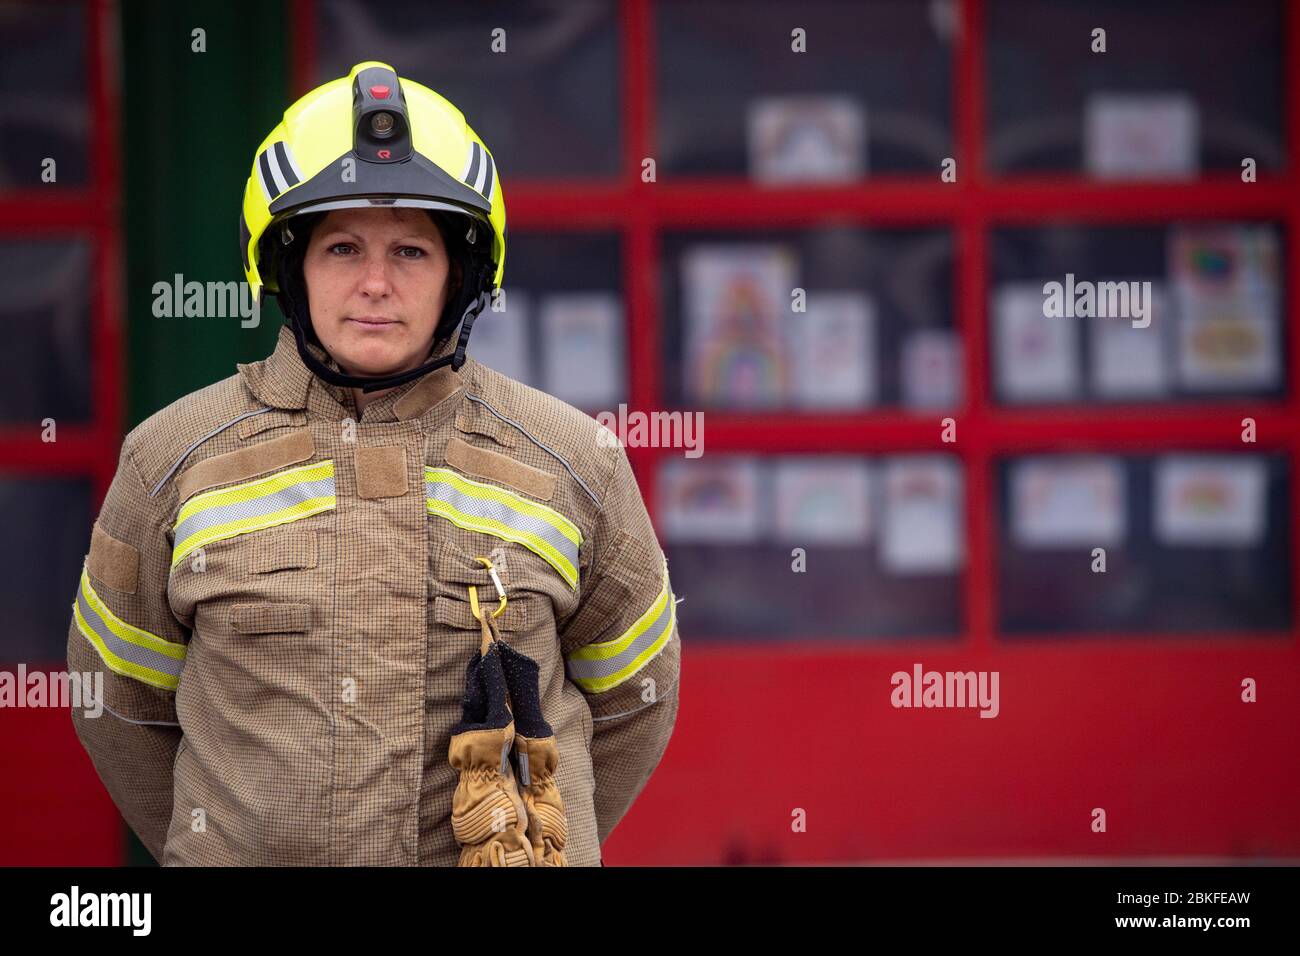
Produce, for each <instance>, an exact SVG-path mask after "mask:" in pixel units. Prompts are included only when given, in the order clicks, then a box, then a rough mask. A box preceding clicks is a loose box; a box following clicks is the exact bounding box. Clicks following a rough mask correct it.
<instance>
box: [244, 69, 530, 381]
mask: <svg viewBox="0 0 1300 956" xmlns="http://www.w3.org/2000/svg"><path fill="white" fill-rule="evenodd" d="M366 206H402V207H410V208H418V209H427V210H430V211H440V212H442V213H444V214H452V215H460V216H464V217H466V220H467V223H466V231H465V236H464V238H465V243H466V245H465V248H466V250H467V253H466V259H465V260H464V262H463V265H464V268H463V270H462V282H461V288H460V294H459V295H457V296H455V301H450V300H449V301H448V303H447V310H446V311H445V312H444V315H443V317H442V320H441V321H440V324H439V328H438V337H439V338H441V337H443V336H444V335H446V334H449V333H450V332H451V331H453V330H454V329H455V327H456V325H457V324H460V325H461V336H460V339H459V340H458V343H457V347H456V350H455V354H454V355H453V356H448V357H446V358H444V359H443V360H440V361H439V362H437V363H434V362H428V363H425V364H424V365H422V366H420V368H418V369H413V370H412V371H410V372H406V373H403V374H401V375H397V376H387V377H384V378H361V377H356V376H349V375H341V374H340V373H338V372H336V371H334V370H332V369H330V368H328V367H327V366H324V365H322V364H321V363H320V362H319V361H317V360H316V358H315V356H312V355H311V353H310V352H309V351H308V350H307V348H306V344H305V340H306V339H308V338H310V339H312V340H315V337H314V335H313V334H312V331H311V325H310V321H309V316H308V315H307V313H306V310H305V306H304V304H303V302H302V299H303V298H304V296H303V295H302V290H294V289H290V288H286V285H288V283H286V282H284V281H283V280H284V279H285V278H286V276H284V275H282V271H283V270H282V269H281V266H282V265H283V264H284V261H285V259H286V256H287V249H288V248H289V247H290V246H291V245H292V243H293V240H294V238H295V237H294V233H293V229H292V224H291V223H290V222H289V220H291V219H292V218H293V217H294V216H300V215H304V214H308V213H324V212H327V211H328V210H331V209H344V208H355V207H366ZM239 246H240V253H241V256H242V258H243V263H244V274H245V276H246V277H247V279H248V284H249V286H250V288H251V289H252V293H253V296H254V298H255V299H256V300H257V301H258V302H261V301H262V292H263V290H264V289H265V290H266V291H269V292H272V293H275V294H276V295H277V297H279V299H280V304H281V307H282V310H283V311H284V312H285V318H286V319H287V320H288V321H289V323H290V325H291V327H292V328H293V331H294V334H295V337H296V338H297V339H298V351H299V353H300V354H301V355H302V357H303V360H304V362H306V363H307V364H308V366H309V367H310V368H312V370H313V371H314V372H316V374H317V375H319V376H321V377H322V378H324V379H326V380H327V381H330V382H333V383H334V384H339V385H351V386H360V387H364V389H365V390H366V391H372V390H374V389H378V388H390V387H392V386H394V385H397V384H401V383H402V382H405V381H410V380H411V379H413V378H417V377H419V376H420V375H423V374H424V373H425V372H428V371H432V370H433V368H436V367H439V366H440V365H442V364H451V365H452V367H453V368H459V367H460V366H461V364H463V362H464V351H465V344H466V341H467V340H468V337H469V329H470V327H471V325H472V323H473V320H474V318H476V317H477V316H478V315H479V314H480V313H481V312H482V310H483V309H484V308H485V307H486V306H487V304H488V302H489V301H490V297H491V295H492V293H493V292H494V291H495V290H496V289H499V288H500V287H501V279H502V276H503V275H504V274H505V250H506V207H505V197H504V195H503V192H502V188H501V178H500V176H499V175H498V172H497V167H496V163H495V162H494V161H493V159H492V154H491V153H490V152H489V151H488V148H487V146H485V145H484V143H483V140H481V139H480V138H479V137H478V134H476V133H475V132H474V130H472V129H471V128H470V126H469V124H468V123H466V122H465V117H464V115H462V113H461V112H460V110H458V109H457V108H456V107H455V106H453V105H452V104H451V103H449V102H448V101H447V100H445V99H444V98H443V97H441V96H439V95H438V94H437V93H435V92H434V91H433V90H431V89H429V88H428V87H425V86H422V85H421V84H419V83H416V82H414V81H413V80H406V79H401V78H400V77H398V75H397V73H396V72H395V71H394V70H393V68H392V67H391V66H389V65H388V64H386V63H379V62H376V61H367V62H365V63H358V64H357V65H356V66H354V67H353V68H352V71H351V72H350V73H349V74H348V75H347V77H344V78H340V79H337V80H331V81H330V82H328V83H325V84H324V85H322V86H318V87H317V88H316V89H314V90H312V91H311V92H310V93H307V94H306V95H305V96H303V97H302V98H301V99H299V100H298V101H297V102H296V103H294V104H293V105H292V106H290V107H289V108H288V109H287V110H285V112H284V118H283V119H282V120H281V121H280V123H278V124H277V125H276V127H275V129H273V130H271V133H270V135H268V136H267V137H266V139H264V140H263V141H262V144H261V145H260V146H259V147H258V148H257V152H256V154H255V156H254V159H253V166H252V171H251V173H250V174H249V177H248V181H247V183H246V184H245V185H244V206H243V211H242V212H241V214H240V217H239ZM449 251H450V250H449ZM286 299H288V301H286Z"/></svg>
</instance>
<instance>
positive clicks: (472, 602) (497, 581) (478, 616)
mask: <svg viewBox="0 0 1300 956" xmlns="http://www.w3.org/2000/svg"><path fill="white" fill-rule="evenodd" d="M475 560H477V561H480V562H482V564H483V566H484V567H486V568H487V569H488V574H490V575H491V576H492V583H493V584H494V585H496V589H497V595H498V596H499V597H500V598H501V603H500V604H499V605H497V609H496V610H495V611H493V612H492V616H493V617H494V618H496V617H500V616H501V612H502V611H504V610H505V609H506V589H505V588H504V587H502V586H501V578H500V577H499V576H498V575H497V569H496V568H494V567H493V566H492V562H491V561H489V560H488V559H487V558H476V559H475ZM469 609H470V611H472V612H473V614H474V620H476V621H481V620H483V611H482V609H481V608H480V607H479V603H478V588H477V587H475V586H474V585H472V584H471V585H469Z"/></svg>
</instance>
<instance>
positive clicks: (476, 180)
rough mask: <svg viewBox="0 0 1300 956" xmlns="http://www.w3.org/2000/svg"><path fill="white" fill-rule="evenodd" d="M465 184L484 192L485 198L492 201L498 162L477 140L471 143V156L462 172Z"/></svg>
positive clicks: (489, 201) (466, 160)
mask: <svg viewBox="0 0 1300 956" xmlns="http://www.w3.org/2000/svg"><path fill="white" fill-rule="evenodd" d="M460 178H461V180H462V181H463V182H464V183H465V185H467V186H470V187H472V188H473V189H475V190H476V191H477V192H480V193H482V194H483V198H484V199H486V200H487V201H488V203H489V204H490V203H491V202H492V186H493V184H494V183H495V182H496V163H494V162H493V161H492V157H491V155H489V154H488V151H487V150H485V149H484V148H483V147H482V146H481V145H479V144H478V143H477V142H473V141H471V142H470V144H469V156H468V157H466V159H465V169H464V171H463V172H462V173H461V174H460Z"/></svg>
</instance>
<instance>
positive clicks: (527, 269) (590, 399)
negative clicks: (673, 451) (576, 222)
mask: <svg viewBox="0 0 1300 956" xmlns="http://www.w3.org/2000/svg"><path fill="white" fill-rule="evenodd" d="M619 249H620V245H619V241H618V238H617V236H607V235H583V234H575V233H557V234H551V235H541V234H538V233H520V232H512V233H511V234H510V246H509V251H508V253H507V255H506V273H505V280H504V284H503V289H504V296H503V301H504V305H505V309H504V310H503V311H501V312H494V311H493V310H492V309H491V308H489V309H487V310H486V311H484V313H483V314H482V316H481V317H480V318H479V319H478V320H477V321H476V322H475V323H474V328H473V330H472V332H471V334H470V347H469V351H470V354H472V355H473V356H474V358H475V359H476V360H477V361H479V362H482V363H483V364H484V365H487V366H488V367H490V368H494V369H496V370H497V371H499V372H502V373H504V374H506V375H509V376H510V377H511V378H515V379H518V380H519V381H521V382H523V383H525V384H526V385H531V386H533V387H534V388H539V389H541V390H542V391H544V392H549V393H550V394H552V395H554V396H556V397H557V398H560V399H563V400H564V401H566V402H568V403H569V404H571V405H574V406H577V407H578V408H581V409H583V410H584V411H587V412H589V413H591V414H593V415H594V414H595V413H596V412H598V411H604V410H606V409H611V410H613V409H616V407H617V405H618V403H619V402H626V401H627V347H626V340H627V328H626V326H627V319H626V310H625V308H624V304H623V288H622V266H621V259H620V252H619Z"/></svg>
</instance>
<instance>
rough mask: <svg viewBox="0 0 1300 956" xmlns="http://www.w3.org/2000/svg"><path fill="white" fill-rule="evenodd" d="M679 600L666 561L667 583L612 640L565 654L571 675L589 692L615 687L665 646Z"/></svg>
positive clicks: (670, 634)
mask: <svg viewBox="0 0 1300 956" xmlns="http://www.w3.org/2000/svg"><path fill="white" fill-rule="evenodd" d="M676 620H677V604H676V602H674V600H673V592H672V586H671V585H670V584H669V582H668V566H667V565H666V564H665V565H664V586H663V590H661V591H660V592H659V596H658V597H656V598H655V600H654V603H653V604H651V605H650V607H649V608H648V609H647V610H646V612H645V613H644V614H642V615H641V616H640V617H639V618H637V619H636V622H635V623H634V624H633V625H632V626H631V627H629V628H628V629H627V630H626V631H624V632H623V633H622V634H620V635H619V636H618V637H616V638H614V639H613V640H612V641H601V642H600V643H599V644H587V645H584V646H583V647H580V648H578V649H577V650H575V651H574V652H573V653H572V654H568V655H566V656H565V658H564V660H565V664H566V667H567V670H568V674H569V679H570V680H571V681H573V682H574V683H575V684H577V685H578V687H579V688H581V689H582V690H583V691H584V692H586V693H588V694H599V693H601V692H602V691H607V690H611V689H613V688H615V687H617V686H618V685H619V684H621V683H623V682H624V681H626V680H627V679H628V678H630V677H631V676H632V675H633V674H635V673H636V672H637V671H639V670H640V669H641V668H643V667H644V666H645V665H646V664H648V663H649V662H650V659H651V658H653V657H654V656H655V655H656V654H658V653H659V652H660V651H662V650H663V649H664V647H665V646H666V645H667V644H668V640H669V638H671V637H672V635H673V624H674V622H675V621H676Z"/></svg>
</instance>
